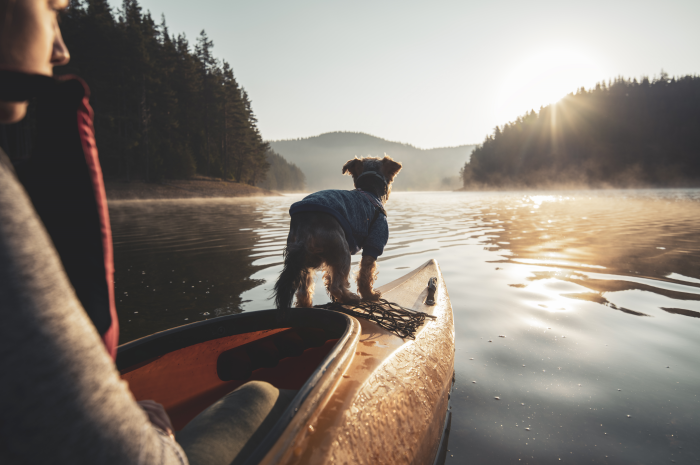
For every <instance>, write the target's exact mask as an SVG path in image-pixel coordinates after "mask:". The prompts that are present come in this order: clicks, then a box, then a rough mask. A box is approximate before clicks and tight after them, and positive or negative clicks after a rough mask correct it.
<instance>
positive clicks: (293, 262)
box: [274, 155, 401, 308]
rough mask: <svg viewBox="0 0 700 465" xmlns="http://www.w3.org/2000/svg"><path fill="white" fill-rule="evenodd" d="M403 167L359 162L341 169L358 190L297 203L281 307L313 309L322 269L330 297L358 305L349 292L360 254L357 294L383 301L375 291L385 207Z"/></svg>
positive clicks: (279, 290)
mask: <svg viewBox="0 0 700 465" xmlns="http://www.w3.org/2000/svg"><path fill="white" fill-rule="evenodd" d="M400 170H401V163H398V162H396V161H394V160H392V159H391V157H388V156H386V155H385V156H384V158H381V159H380V158H374V157H365V158H355V159H353V160H349V161H348V162H347V163H345V165H344V166H343V174H349V175H351V176H352V179H353V182H354V184H355V190H351V191H344V190H325V191H320V192H316V193H314V194H311V195H309V196H307V197H305V198H304V199H303V200H301V201H299V202H296V203H294V204H293V205H292V206H291V208H290V209H289V214H290V215H291V216H292V222H291V225H290V227H289V236H288V237H287V247H286V248H285V250H284V268H283V269H282V272H281V273H280V276H279V278H278V279H277V283H275V289H274V297H275V304H276V305H277V308H287V307H290V306H291V305H292V299H293V298H294V294H295V293H296V306H297V307H311V305H312V304H313V302H312V299H313V294H314V274H315V271H316V270H317V269H319V268H323V271H324V274H323V281H324V283H325V285H326V289H327V291H328V294H330V296H331V297H332V298H333V299H334V300H336V301H338V302H343V303H348V302H353V301H355V302H356V301H359V300H360V298H359V297H358V296H357V294H354V293H353V292H350V289H349V288H350V281H349V280H348V277H349V275H350V255H351V254H355V253H357V252H359V251H360V249H362V261H361V262H360V272H359V275H358V277H357V289H358V291H359V293H360V295H361V296H362V298H363V299H365V300H379V298H380V296H381V293H379V292H377V291H375V290H374V289H373V286H374V281H375V279H376V278H377V257H378V256H379V255H381V254H382V252H383V251H384V246H385V245H386V243H387V240H388V239H389V226H388V223H387V218H386V211H385V210H384V205H385V204H386V202H387V200H389V194H390V193H391V184H392V182H393V181H394V178H395V177H396V175H397V174H398V173H399V171H400Z"/></svg>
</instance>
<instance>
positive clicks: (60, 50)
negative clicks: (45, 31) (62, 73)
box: [51, 23, 70, 66]
mask: <svg viewBox="0 0 700 465" xmlns="http://www.w3.org/2000/svg"><path fill="white" fill-rule="evenodd" d="M53 27H54V39H53V49H52V50H51V64H52V65H53V66H61V65H65V64H66V63H68V62H69V61H70V52H69V51H68V47H66V44H65V43H64V42H63V36H62V35H61V29H59V27H58V23H54V26H53Z"/></svg>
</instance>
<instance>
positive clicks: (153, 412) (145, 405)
mask: <svg viewBox="0 0 700 465" xmlns="http://www.w3.org/2000/svg"><path fill="white" fill-rule="evenodd" d="M137 404H139V407H141V408H142V409H143V410H144V412H146V414H147V415H148V419H149V420H150V421H151V423H153V426H155V427H156V428H160V429H162V430H163V431H165V432H166V433H167V434H168V436H170V438H171V439H172V440H173V441H174V440H175V435H174V434H173V424H172V423H170V417H169V416H168V414H167V413H166V412H165V409H164V408H163V406H162V405H161V404H159V403H158V402H155V401H153V400H140V401H138V402H137Z"/></svg>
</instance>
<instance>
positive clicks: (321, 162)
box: [270, 132, 475, 191]
mask: <svg viewBox="0 0 700 465" xmlns="http://www.w3.org/2000/svg"><path fill="white" fill-rule="evenodd" d="M270 147H271V148H272V149H273V150H274V151H275V152H277V153H279V154H280V155H282V156H283V157H284V158H285V159H286V160H287V161H289V162H290V163H294V164H295V165H297V166H298V167H299V168H301V170H302V171H303V172H304V174H305V175H306V187H307V189H308V190H310V191H316V190H320V189H349V188H351V187H352V183H351V181H350V178H349V177H347V176H343V175H342V174H341V170H342V168H343V165H344V164H345V162H346V161H348V160H350V159H351V158H354V157H356V156H357V157H365V156H373V157H383V156H384V154H385V153H386V154H387V155H389V156H390V157H391V158H393V159H394V160H396V161H399V162H401V163H402V164H403V169H402V170H401V173H400V174H399V176H398V177H397V178H396V181H394V190H404V191H425V190H452V189H458V188H460V187H461V186H462V183H461V179H460V178H459V176H458V175H459V170H460V168H462V167H463V166H464V164H465V163H466V162H468V161H469V156H470V154H471V152H472V151H473V150H474V147H475V145H461V146H459V147H445V148H436V149H429V150H423V149H419V148H416V147H413V146H412V145H408V144H401V143H399V142H390V141H388V140H384V139H380V138H379V137H374V136H370V135H368V134H363V133H358V132H329V133H326V134H321V135H320V136H315V137H309V138H307V139H297V140H279V141H273V142H270Z"/></svg>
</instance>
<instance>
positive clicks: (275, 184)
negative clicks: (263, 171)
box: [258, 149, 306, 191]
mask: <svg viewBox="0 0 700 465" xmlns="http://www.w3.org/2000/svg"><path fill="white" fill-rule="evenodd" d="M266 156H267V163H268V164H269V165H270V169H269V170H268V171H267V176H266V177H265V179H264V180H263V181H262V182H260V183H258V187H262V188H263V189H269V190H274V191H303V190H304V189H305V188H306V176H304V173H303V172H302V171H301V170H300V169H299V167H298V166H297V165H295V164H294V163H289V162H288V161H287V160H286V159H285V158H284V157H283V156H282V155H280V154H279V153H277V152H275V151H274V150H272V149H270V150H268V151H267V153H266Z"/></svg>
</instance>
